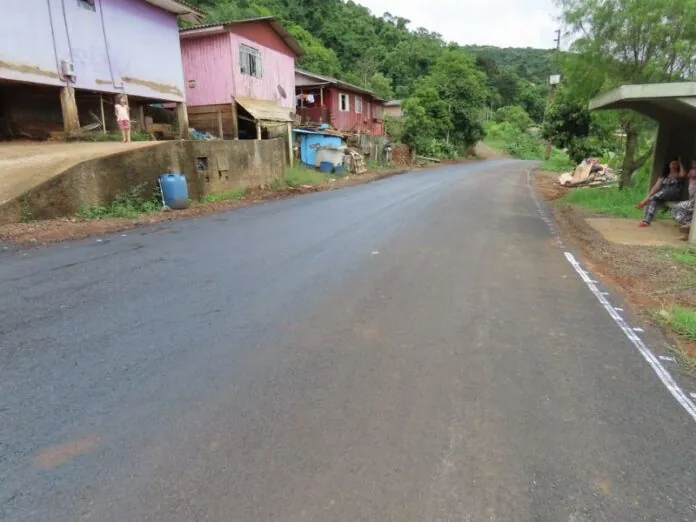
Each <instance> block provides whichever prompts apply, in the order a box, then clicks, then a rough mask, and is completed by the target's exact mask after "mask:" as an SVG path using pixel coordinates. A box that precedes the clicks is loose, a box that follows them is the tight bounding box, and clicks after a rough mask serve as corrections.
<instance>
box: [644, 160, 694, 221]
mask: <svg viewBox="0 0 696 522" xmlns="http://www.w3.org/2000/svg"><path fill="white" fill-rule="evenodd" d="M685 178H686V171H685V170H684V165H682V162H681V160H679V159H675V160H672V161H670V162H669V166H668V168H667V169H666V171H665V173H664V174H663V175H662V177H661V178H660V179H658V180H657V183H655V186H654V187H653V188H652V189H651V190H650V193H649V194H648V197H647V198H645V199H644V200H643V201H641V202H640V203H638V204H637V205H636V207H637V208H643V207H647V208H646V209H645V215H644V216H643V219H642V221H641V222H640V223H639V224H638V226H639V227H647V226H649V225H650V223H651V222H652V220H653V219H654V218H655V213H656V212H657V210H658V208H660V207H661V206H662V205H663V204H664V203H666V202H668V201H680V200H681V199H682V187H683V186H684V180H685Z"/></svg>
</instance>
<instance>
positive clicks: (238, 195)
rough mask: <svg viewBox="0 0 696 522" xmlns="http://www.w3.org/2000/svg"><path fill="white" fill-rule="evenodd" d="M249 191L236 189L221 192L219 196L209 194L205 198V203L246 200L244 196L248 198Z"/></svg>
mask: <svg viewBox="0 0 696 522" xmlns="http://www.w3.org/2000/svg"><path fill="white" fill-rule="evenodd" d="M246 193H247V190H246V189H235V190H228V191H226V192H220V193H218V194H208V195H207V196H204V197H203V201H206V202H210V203H216V202H219V201H230V200H237V201H239V200H241V199H244V196H246Z"/></svg>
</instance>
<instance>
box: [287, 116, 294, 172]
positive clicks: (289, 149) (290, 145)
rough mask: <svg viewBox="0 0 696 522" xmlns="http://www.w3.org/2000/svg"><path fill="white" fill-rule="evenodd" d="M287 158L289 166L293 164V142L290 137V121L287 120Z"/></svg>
mask: <svg viewBox="0 0 696 522" xmlns="http://www.w3.org/2000/svg"><path fill="white" fill-rule="evenodd" d="M288 154H289V156H288V158H289V160H290V166H291V167H292V166H293V165H294V164H295V142H294V140H293V139H292V123H290V122H288Z"/></svg>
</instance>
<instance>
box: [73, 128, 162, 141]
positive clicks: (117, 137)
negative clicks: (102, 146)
mask: <svg viewBox="0 0 696 522" xmlns="http://www.w3.org/2000/svg"><path fill="white" fill-rule="evenodd" d="M122 139H123V137H122V136H121V133H120V132H106V133H105V132H94V133H92V134H89V135H87V136H85V137H84V138H83V140H84V141H93V142H97V143H100V142H108V141H121V140H122ZM131 141H152V137H151V136H150V135H149V134H148V133H147V132H139V131H133V132H131Z"/></svg>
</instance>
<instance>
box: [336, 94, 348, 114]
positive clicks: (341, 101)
mask: <svg viewBox="0 0 696 522" xmlns="http://www.w3.org/2000/svg"><path fill="white" fill-rule="evenodd" d="M338 110H340V111H341V112H348V111H349V110H350V98H349V97H348V95H347V94H344V93H341V94H339V95H338Z"/></svg>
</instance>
